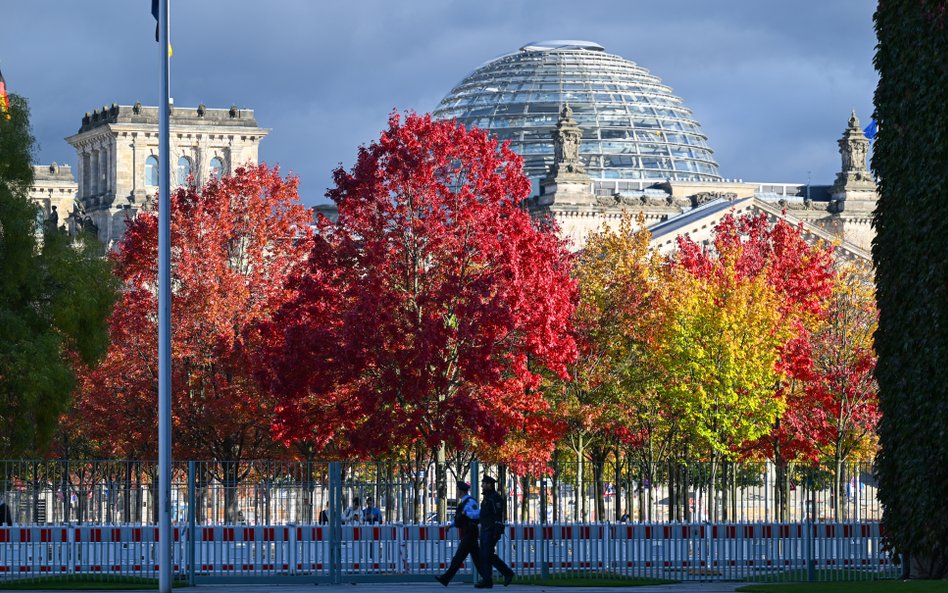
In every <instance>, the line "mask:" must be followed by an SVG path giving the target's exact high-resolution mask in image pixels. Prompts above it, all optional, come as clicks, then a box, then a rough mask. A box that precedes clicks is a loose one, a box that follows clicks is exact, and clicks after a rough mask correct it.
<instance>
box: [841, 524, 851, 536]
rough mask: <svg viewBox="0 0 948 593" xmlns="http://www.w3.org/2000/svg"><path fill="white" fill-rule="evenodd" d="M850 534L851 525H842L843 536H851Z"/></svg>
mask: <svg viewBox="0 0 948 593" xmlns="http://www.w3.org/2000/svg"><path fill="white" fill-rule="evenodd" d="M852 536H853V526H852V525H843V537H852Z"/></svg>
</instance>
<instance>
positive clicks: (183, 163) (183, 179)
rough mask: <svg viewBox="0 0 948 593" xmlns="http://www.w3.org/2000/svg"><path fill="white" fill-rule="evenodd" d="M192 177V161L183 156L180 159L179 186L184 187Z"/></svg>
mask: <svg viewBox="0 0 948 593" xmlns="http://www.w3.org/2000/svg"><path fill="white" fill-rule="evenodd" d="M190 176H191V159H189V158H188V157H186V156H183V157H181V158H179V159H178V185H184V184H185V183H187V182H188V177H190Z"/></svg>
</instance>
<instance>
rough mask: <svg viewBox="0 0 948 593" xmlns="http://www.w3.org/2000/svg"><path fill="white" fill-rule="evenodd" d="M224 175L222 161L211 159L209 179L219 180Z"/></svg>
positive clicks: (217, 158) (215, 158)
mask: <svg viewBox="0 0 948 593" xmlns="http://www.w3.org/2000/svg"><path fill="white" fill-rule="evenodd" d="M223 175H224V161H222V160H221V158H220V157H214V158H212V159H211V177H213V178H214V179H220V178H221V177H222V176H223Z"/></svg>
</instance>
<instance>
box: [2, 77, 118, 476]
mask: <svg viewBox="0 0 948 593" xmlns="http://www.w3.org/2000/svg"><path fill="white" fill-rule="evenodd" d="M33 147H34V139H33V136H32V134H31V132H30V124H29V107H28V105H27V102H26V100H25V99H23V98H22V97H18V96H16V95H11V97H10V119H9V120H7V119H6V118H0V455H2V456H4V457H5V458H11V457H20V456H28V457H29V456H33V457H35V456H38V455H40V454H41V453H42V452H44V451H45V450H46V449H47V448H48V446H49V444H50V442H51V440H52V437H53V434H54V433H55V429H56V426H57V423H58V420H59V416H60V414H62V413H63V412H64V411H65V409H66V407H67V406H68V403H69V401H70V394H71V391H72V389H73V386H74V384H75V370H74V367H75V365H76V364H80V363H85V364H89V363H92V362H93V361H95V359H96V358H97V357H98V356H100V355H101V354H102V353H103V352H104V351H105V347H106V344H107V342H108V335H107V331H106V325H105V319H106V316H107V315H108V313H109V310H110V309H111V306H112V303H113V301H114V299H115V289H114V283H113V281H112V279H111V274H110V272H109V266H108V263H107V262H106V261H105V260H103V259H101V258H99V257H97V256H96V252H97V251H98V249H99V247H98V245H95V244H94V239H92V238H89V237H84V238H83V240H81V241H74V240H73V239H72V238H70V237H69V236H68V235H66V233H65V232H64V231H62V230H60V229H57V228H52V227H48V228H40V227H38V223H37V211H36V206H35V205H34V204H33V203H32V202H31V201H30V200H29V198H28V192H29V188H30V185H31V184H32V183H33V169H32V152H33Z"/></svg>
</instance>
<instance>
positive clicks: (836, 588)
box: [737, 580, 948, 593]
mask: <svg viewBox="0 0 948 593" xmlns="http://www.w3.org/2000/svg"><path fill="white" fill-rule="evenodd" d="M737 591H746V592H749V593H948V580H946V581H896V580H888V581H849V582H833V583H826V582H813V583H780V584H777V583H766V584H754V585H747V586H744V587H741V588H740V589H737Z"/></svg>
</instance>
